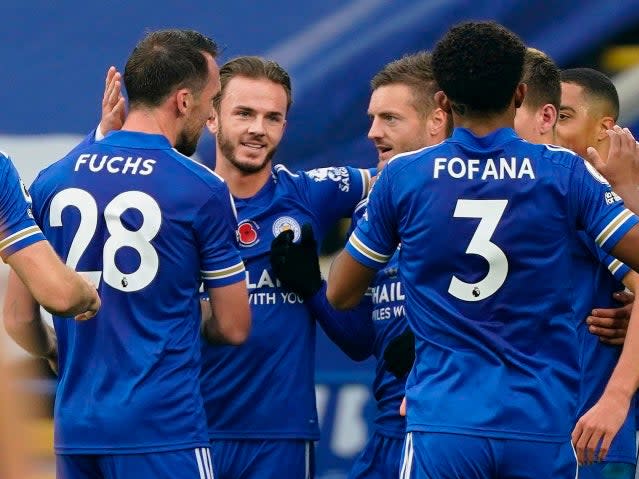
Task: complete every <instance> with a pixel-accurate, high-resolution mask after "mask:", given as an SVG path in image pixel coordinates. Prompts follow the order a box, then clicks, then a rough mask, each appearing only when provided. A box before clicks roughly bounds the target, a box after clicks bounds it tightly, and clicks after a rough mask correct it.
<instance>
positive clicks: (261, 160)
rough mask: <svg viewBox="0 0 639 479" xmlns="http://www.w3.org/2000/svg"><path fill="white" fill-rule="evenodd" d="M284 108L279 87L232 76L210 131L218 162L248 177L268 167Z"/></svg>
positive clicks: (281, 129) (282, 124)
mask: <svg viewBox="0 0 639 479" xmlns="http://www.w3.org/2000/svg"><path fill="white" fill-rule="evenodd" d="M286 109H287V95H286V91H285V90H284V88H283V87H282V85H279V84H277V83H274V82H272V81H270V80H267V79H265V78H260V79H254V78H247V77H243V76H236V77H233V78H232V79H231V80H229V82H228V84H227V85H226V88H225V90H224V96H223V97H222V99H221V102H220V107H219V112H217V126H216V128H214V131H213V133H214V134H215V135H216V137H217V142H218V146H219V149H220V152H221V154H222V156H223V158H222V161H224V160H226V161H227V162H228V163H230V164H231V165H232V166H233V167H234V168H235V169H237V170H240V171H241V172H243V173H249V174H250V173H257V172H259V171H262V170H263V169H264V168H267V167H270V162H271V159H272V158H273V155H274V154H275V150H276V148H277V145H278V144H279V143H280V140H281V139H282V135H283V134H284V127H285V125H286Z"/></svg>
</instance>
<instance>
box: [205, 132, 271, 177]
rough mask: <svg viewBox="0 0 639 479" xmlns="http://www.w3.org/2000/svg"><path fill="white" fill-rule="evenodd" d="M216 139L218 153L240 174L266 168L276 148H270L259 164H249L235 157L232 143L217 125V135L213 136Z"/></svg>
mask: <svg viewBox="0 0 639 479" xmlns="http://www.w3.org/2000/svg"><path fill="white" fill-rule="evenodd" d="M215 136H216V137H217V142H218V145H219V146H220V151H221V152H222V154H223V155H224V157H225V158H226V159H227V160H228V161H229V162H230V163H231V164H232V165H233V166H234V167H235V168H237V169H238V170H240V171H241V172H242V173H248V174H251V173H257V172H259V171H262V170H263V169H264V168H266V166H267V165H268V164H269V163H270V161H271V159H273V156H274V155H275V151H276V148H271V149H270V150H269V151H267V152H266V155H265V156H264V160H262V161H261V162H260V163H257V164H256V163H250V162H248V161H244V162H243V161H240V160H238V159H237V157H236V156H235V145H234V144H233V142H232V141H231V140H230V139H229V138H227V137H226V136H225V135H224V130H223V129H222V125H221V124H218V129H217V133H216V135H215Z"/></svg>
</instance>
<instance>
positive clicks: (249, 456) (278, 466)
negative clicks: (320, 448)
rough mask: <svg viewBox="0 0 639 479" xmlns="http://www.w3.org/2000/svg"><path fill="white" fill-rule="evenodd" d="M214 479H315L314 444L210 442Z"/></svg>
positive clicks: (306, 442) (264, 441)
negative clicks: (284, 478)
mask: <svg viewBox="0 0 639 479" xmlns="http://www.w3.org/2000/svg"><path fill="white" fill-rule="evenodd" d="M211 451H212V453H213V465H214V470H215V479H281V478H283V477H286V478H290V479H313V478H314V477H315V464H314V462H315V461H314V459H315V447H314V445H313V443H312V441H304V440H286V439H263V440H262V439H256V440H248V439H245V440H227V439H224V440H220V439H215V440H212V441H211Z"/></svg>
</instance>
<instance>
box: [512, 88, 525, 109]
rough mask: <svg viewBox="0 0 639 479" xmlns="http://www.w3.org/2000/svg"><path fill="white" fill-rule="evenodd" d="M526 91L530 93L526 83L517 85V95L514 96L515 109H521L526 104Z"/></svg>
mask: <svg viewBox="0 0 639 479" xmlns="http://www.w3.org/2000/svg"><path fill="white" fill-rule="evenodd" d="M526 91H528V85H526V84H525V83H520V84H519V85H517V88H516V89H515V95H514V100H515V108H519V107H520V106H521V105H523V104H524V98H526Z"/></svg>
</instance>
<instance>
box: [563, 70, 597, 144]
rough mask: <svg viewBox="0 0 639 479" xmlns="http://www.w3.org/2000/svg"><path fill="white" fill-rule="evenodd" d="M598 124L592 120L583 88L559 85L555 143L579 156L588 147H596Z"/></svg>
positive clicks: (572, 84)
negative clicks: (559, 94)
mask: <svg viewBox="0 0 639 479" xmlns="http://www.w3.org/2000/svg"><path fill="white" fill-rule="evenodd" d="M598 131H599V122H598V121H597V119H596V118H593V115H592V112H591V109H590V107H589V105H588V102H587V99H586V97H585V95H584V93H583V88H582V87H581V86H579V85H575V84H574V83H563V82H562V83H561V105H560V107H559V120H558V121H557V143H559V145H560V146H563V147H564V148H569V149H571V150H573V151H574V152H575V153H577V154H578V155H581V156H585V155H586V150H587V148H588V147H589V146H592V147H596V146H597V133H598Z"/></svg>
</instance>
